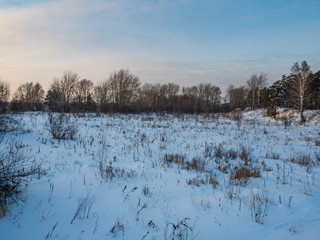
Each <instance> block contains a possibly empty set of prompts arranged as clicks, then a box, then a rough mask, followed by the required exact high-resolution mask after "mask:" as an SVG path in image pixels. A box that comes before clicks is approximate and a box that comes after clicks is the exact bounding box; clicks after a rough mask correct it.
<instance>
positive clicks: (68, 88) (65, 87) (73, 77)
mask: <svg viewBox="0 0 320 240" xmlns="http://www.w3.org/2000/svg"><path fill="white" fill-rule="evenodd" d="M79 79H80V77H79V75H78V73H75V72H72V71H65V72H64V73H63V75H62V78H61V80H60V87H61V92H62V95H63V100H64V104H65V111H66V112H69V111H70V103H71V100H72V97H73V96H74V94H75V90H76V86H77V83H78V81H79Z"/></svg>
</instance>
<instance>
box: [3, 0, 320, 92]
mask: <svg viewBox="0 0 320 240" xmlns="http://www.w3.org/2000/svg"><path fill="white" fill-rule="evenodd" d="M319 10H320V1H319V0H303V1H301V0H268V1H266V0H197V1H196V0H56V1H54V0H44V1H40V0H10V1H9V0H0V56H1V57H0V79H2V80H4V81H6V82H9V84H10V86H11V90H12V91H14V90H15V89H16V88H17V87H18V86H19V85H20V84H22V83H25V82H30V81H32V82H39V83H40V84H42V85H43V86H44V87H45V88H46V89H47V88H49V86H50V83H51V82H52V80H53V78H54V77H61V76H62V74H63V72H64V71H66V70H71V71H74V72H77V73H78V74H79V75H80V77H81V78H86V79H90V80H92V81H93V82H94V83H99V82H101V81H103V80H106V79H107V78H108V77H109V75H110V73H112V72H114V71H115V70H119V69H121V68H124V69H130V72H131V73H133V74H135V75H137V76H138V77H139V78H140V80H141V82H142V83H146V82H147V83H169V82H173V83H176V84H179V85H180V86H192V85H198V84H199V83H211V84H214V85H216V86H219V87H220V88H221V90H222V91H223V92H224V90H225V89H226V88H227V86H228V85H229V84H234V85H235V86H240V85H245V84H246V80H247V79H248V78H249V77H250V75H252V74H255V73H260V72H264V73H267V75H268V78H269V80H268V82H269V84H272V83H273V82H274V81H276V80H278V79H281V76H282V75H283V74H289V73H290V68H291V66H292V65H293V63H295V62H301V61H303V60H306V61H307V62H308V64H309V65H310V66H311V69H312V70H313V71H314V72H315V71H319V70H320V44H319V43H320V30H319V29H320V14H319Z"/></svg>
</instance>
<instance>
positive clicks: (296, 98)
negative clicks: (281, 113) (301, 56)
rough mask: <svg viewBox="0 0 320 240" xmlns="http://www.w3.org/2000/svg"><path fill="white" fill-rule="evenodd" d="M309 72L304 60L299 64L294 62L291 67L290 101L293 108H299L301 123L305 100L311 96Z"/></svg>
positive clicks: (303, 118)
mask: <svg viewBox="0 0 320 240" xmlns="http://www.w3.org/2000/svg"><path fill="white" fill-rule="evenodd" d="M311 74H312V72H311V70H310V66H309V65H308V63H307V62H306V61H303V62H302V63H301V66H300V65H299V63H297V62H296V63H294V64H293V66H292V67H291V76H290V88H289V96H290V102H291V104H292V106H293V107H294V108H296V109H298V110H299V112H300V119H301V123H304V122H305V117H304V115H303V112H304V109H305V107H306V104H307V101H308V100H309V98H310V97H311V94H310V86H311V79H310V78H309V76H310V75H311Z"/></svg>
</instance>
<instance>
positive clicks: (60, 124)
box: [48, 113, 78, 140]
mask: <svg viewBox="0 0 320 240" xmlns="http://www.w3.org/2000/svg"><path fill="white" fill-rule="evenodd" d="M48 123H49V124H48V125H49V126H48V127H49V131H50V133H51V135H52V137H53V138H54V139H59V140H60V139H64V140H67V139H70V140H73V139H75V135H76V133H77V131H78V127H77V124H76V123H75V122H74V121H72V120H71V118H70V115H68V114H65V113H55V114H49V118H48Z"/></svg>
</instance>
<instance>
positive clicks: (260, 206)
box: [249, 193, 269, 224]
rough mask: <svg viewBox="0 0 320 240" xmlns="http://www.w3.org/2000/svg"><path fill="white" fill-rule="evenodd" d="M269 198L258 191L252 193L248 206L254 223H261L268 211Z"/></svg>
mask: <svg viewBox="0 0 320 240" xmlns="http://www.w3.org/2000/svg"><path fill="white" fill-rule="evenodd" d="M268 204H269V200H268V198H267V197H265V196H260V195H259V193H252V194H251V200H250V205H249V208H250V210H251V216H252V220H253V221H254V222H255V223H260V224H263V223H264V221H265V218H266V216H267V213H268Z"/></svg>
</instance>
